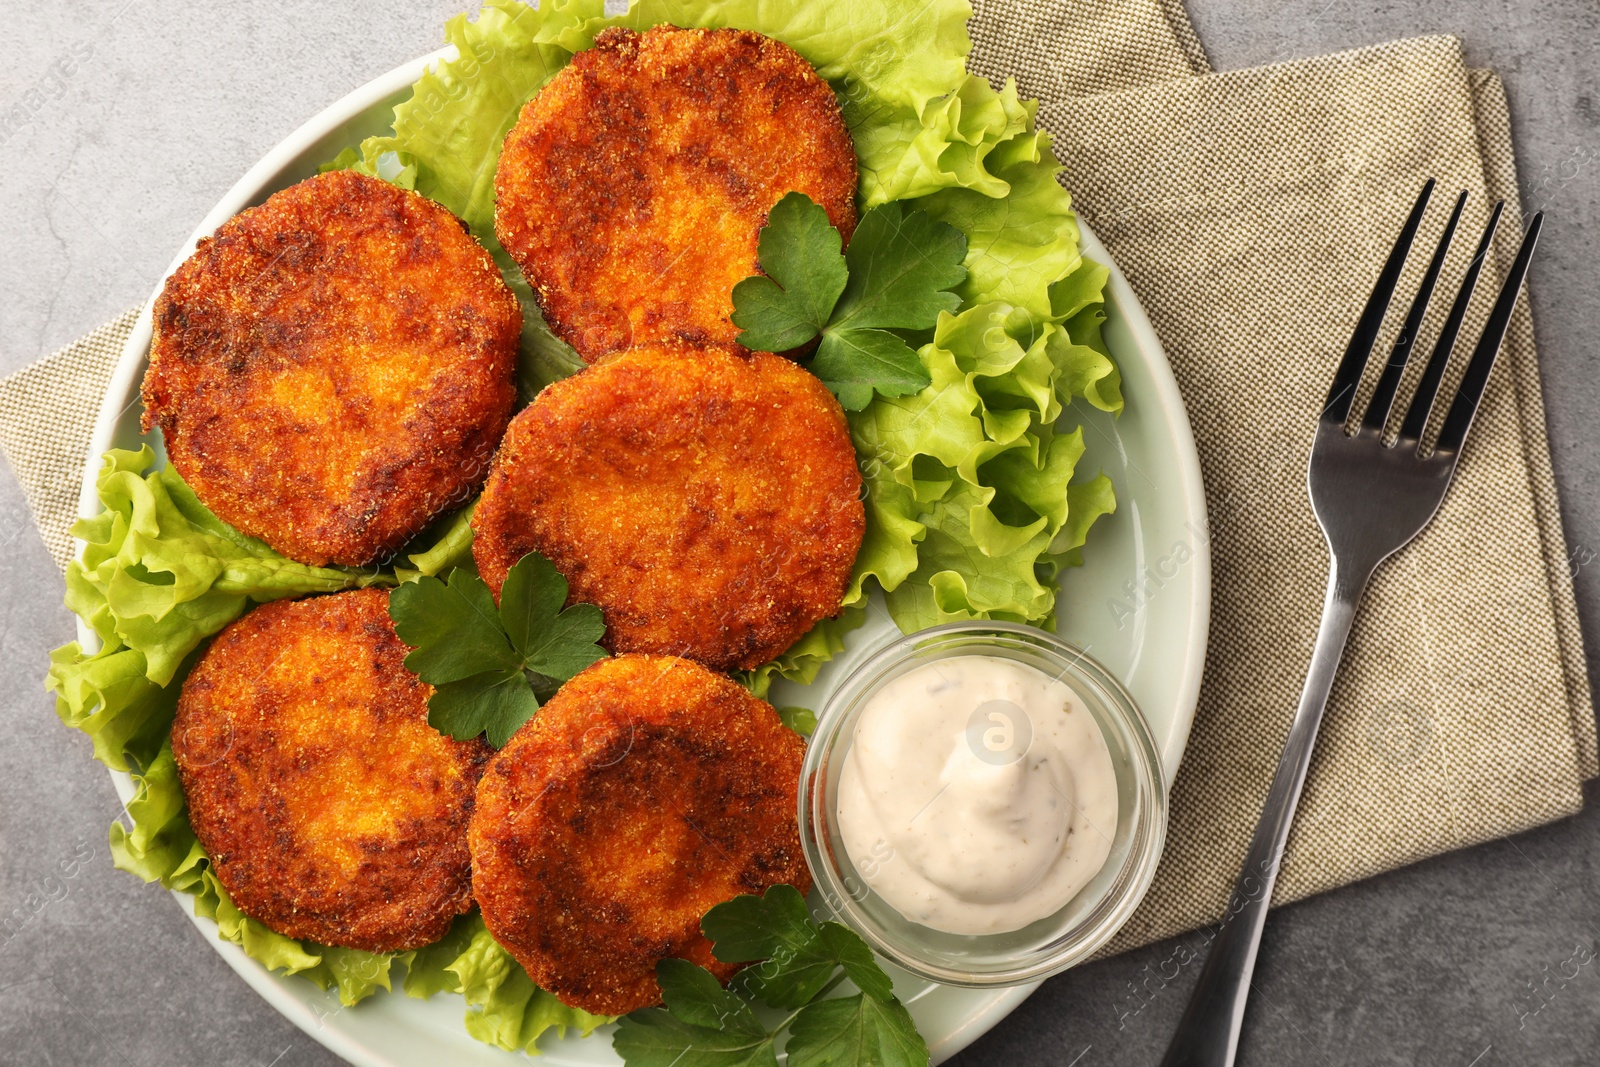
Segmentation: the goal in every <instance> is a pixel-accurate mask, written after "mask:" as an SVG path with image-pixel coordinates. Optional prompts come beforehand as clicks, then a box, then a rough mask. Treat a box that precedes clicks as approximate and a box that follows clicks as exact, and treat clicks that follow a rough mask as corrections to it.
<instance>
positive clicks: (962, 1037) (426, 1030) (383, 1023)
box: [78, 49, 1211, 1067]
mask: <svg viewBox="0 0 1600 1067" xmlns="http://www.w3.org/2000/svg"><path fill="white" fill-rule="evenodd" d="M452 54H453V49H446V50H442V51H439V52H435V53H432V54H430V55H426V56H423V57H421V58H419V59H416V60H413V61H412V62H410V63H407V64H405V65H403V66H401V67H397V68H396V69H395V70H392V71H390V72H389V73H388V74H385V75H384V76H383V77H381V78H378V79H376V80H374V81H372V82H369V83H368V84H366V85H364V86H362V87H361V88H359V89H357V90H356V91H354V92H352V93H350V94H349V95H348V96H346V97H345V98H344V99H342V100H340V101H339V102H338V103H336V104H334V105H333V106H331V107H329V108H327V109H326V110H325V111H323V112H322V113H321V114H320V115H318V116H316V117H315V118H313V119H312V120H311V121H310V122H307V123H306V124H305V125H304V126H302V127H300V129H298V130H296V131H295V132H294V133H293V134H291V135H290V136H289V137H288V138H286V139H285V140H284V142H283V143H282V144H280V145H278V147H276V148H274V149H273V150H272V151H271V152H269V153H267V155H266V156H265V157H263V158H262V160H261V161H260V162H259V163H257V164H256V165H255V166H254V167H252V168H250V171H249V172H248V173H246V174H245V176H244V177H243V178H240V179H239V181H238V183H237V184H235V185H234V187H233V188H232V189H230V190H229V191H228V194H227V195H226V196H224V197H223V198H222V200H221V201H220V202H219V203H218V204H217V206H216V207H215V208H213V209H212V210H211V213H210V214H209V215H207V216H206V218H205V220H204V221H203V222H202V223H201V224H200V226H199V228H197V229H196V230H195V232H194V236H193V237H192V238H191V239H190V241H189V243H188V244H187V245H185V246H184V248H183V249H182V250H181V251H180V252H179V254H178V255H177V256H176V257H175V258H174V259H173V261H172V266H171V267H169V268H168V271H169V273H170V271H171V270H174V269H176V268H177V266H178V265H179V264H180V263H181V262H182V261H183V260H184V259H185V258H187V257H188V255H189V253H190V252H191V251H192V250H193V248H194V246H195V243H196V242H197V241H198V240H199V239H200V238H202V237H205V236H207V235H209V234H210V233H212V232H213V231H214V230H215V229H216V228H217V227H218V226H219V225H221V224H222V223H223V222H224V221H226V220H227V219H230V218H232V217H233V216H234V215H236V214H238V213H239V212H240V211H241V210H243V209H244V208H246V207H249V206H251V205H254V204H259V203H260V202H261V201H263V200H265V199H266V198H267V197H268V196H269V195H271V194H272V193H273V192H276V191H277V190H279V189H282V188H284V187H285V186H288V185H291V184H293V183H294V182H297V181H300V180H301V179H303V178H306V177H308V176H310V175H311V174H314V173H315V172H316V168H317V165H318V164H319V163H321V162H323V161H325V160H327V159H331V158H332V157H333V156H335V155H337V154H338V153H339V151H340V150H341V149H343V148H344V147H346V146H347V145H353V144H356V143H357V142H359V141H360V140H361V139H362V138H364V137H366V136H368V135H370V134H377V133H384V132H387V131H388V127H389V124H390V122H391V120H392V118H393V108H394V105H395V104H397V103H399V102H400V101H401V100H402V99H404V98H405V97H406V95H407V94H408V91H409V89H410V87H411V85H412V83H414V82H415V81H416V80H417V79H418V78H420V77H421V76H422V73H423V71H424V70H425V69H426V68H427V67H428V66H429V65H430V64H431V63H433V62H434V61H436V60H438V59H441V58H445V57H447V56H450V55H452ZM1083 245H1084V252H1085V253H1086V254H1087V255H1089V256H1090V257H1091V258H1093V259H1095V260H1097V261H1099V262H1101V263H1109V262H1110V259H1109V257H1108V256H1107V255H1106V252H1105V249H1104V248H1103V247H1102V246H1101V245H1100V242H1099V241H1097V240H1096V239H1095V238H1094V236H1093V235H1092V234H1090V233H1089V232H1088V230H1087V229H1085V230H1084V233H1083ZM156 292H157V293H159V292H160V287H159V286H158V287H157V290H156ZM154 301H155V295H154V294H153V295H152V296H151V303H150V304H149V305H146V307H145V312H144V315H143V316H142V317H141V318H140V320H139V323H138V325H137V326H136V327H135V328H134V331H133V334H132V335H131V336H130V337H129V338H128V343H127V347H126V348H124V349H123V352H122V357H121V359H120V360H119V362H118V363H117V366H116V369H115V371H114V372H113V374H112V377H111V384H110V385H109V387H108V388H107V390H106V397H105V400H104V401H103V402H102V404H101V407H100V415H99V418H98V420H97V421H96V423H95V429H94V436H93V437H92V438H91V440H90V446H89V456H88V459H87V462H86V464H85V466H84V475H83V490H82V494H81V496H80V499H79V505H78V508H79V513H80V514H82V515H86V516H87V515H92V514H94V513H96V512H98V511H99V510H100V507H99V501H98V499H97V497H96V496H95V476H96V474H97V473H98V471H99V468H100V456H101V454H102V453H104V452H105V451H106V450H107V449H110V448H133V447H137V446H138V443H139V404H138V400H139V384H140V381H141V379H142V378H143V375H144V367H145V360H146V357H147V355H148V353H149V348H150V312H151V307H152V306H153V305H154ZM1107 310H1108V321H1107V324H1106V330H1105V337H1106V343H1107V345H1108V346H1109V347H1110V349H1111V353H1112V355H1113V356H1114V357H1115V358H1116V360H1117V363H1118V364H1119V366H1120V367H1121V370H1122V379H1123V390H1124V392H1125V393H1126V395H1127V397H1128V405H1127V410H1126V412H1125V413H1124V414H1123V415H1122V416H1121V418H1119V419H1116V420H1112V419H1111V418H1109V417H1108V416H1105V415H1103V414H1101V413H1099V412H1094V411H1091V410H1087V409H1086V410H1084V411H1079V412H1077V413H1076V414H1075V416H1072V417H1078V418H1081V420H1082V421H1083V422H1084V423H1086V425H1087V427H1088V429H1087V430H1086V431H1085V439H1086V442H1087V445H1088V450H1087V452H1086V455H1085V458H1084V461H1083V463H1082V465H1081V467H1080V469H1082V470H1084V471H1086V472H1093V471H1094V470H1095V469H1096V468H1097V467H1098V468H1100V469H1103V470H1104V471H1105V472H1106V473H1107V474H1109V475H1110V476H1111V479H1112V482H1113V483H1114V484H1115V486H1116V491H1117V512H1116V514H1115V515H1111V516H1108V517H1106V518H1104V519H1101V520H1100V522H1099V523H1097V524H1096V526H1095V527H1094V530H1093V532H1092V533H1091V534H1090V538H1089V545H1088V548H1087V552H1088V558H1089V564H1088V566H1086V567H1083V568H1079V569H1077V570H1073V571H1070V572H1068V573H1066V574H1064V575H1063V576H1062V581H1061V590H1062V598H1061V605H1062V606H1061V609H1060V632H1061V633H1062V635H1063V636H1065V637H1066V638H1067V639H1069V640H1071V641H1073V642H1074V643H1076V644H1078V645H1080V646H1082V647H1084V648H1086V649H1088V650H1089V651H1090V652H1091V654H1092V655H1094V656H1095V657H1096V658H1097V659H1099V660H1100V661H1101V662H1102V663H1104V664H1105V665H1106V666H1107V667H1108V668H1109V669H1110V670H1111V671H1112V673H1113V674H1115V675H1117V676H1118V677H1120V678H1121V679H1122V681H1123V682H1124V683H1125V684H1126V685H1127V687H1128V689H1129V691H1130V692H1131V693H1132V694H1133V696H1134V698H1135V699H1136V700H1137V701H1138V703H1139V706H1140V707H1141V708H1142V709H1143V711H1144V714H1145V717H1146V719H1147V720H1148V721H1149V723H1150V729H1151V731H1152V732H1153V733H1154V735H1155V738H1156V743H1157V746H1158V747H1159V748H1160V750H1161V755H1162V759H1163V764H1164V767H1165V770H1166V775H1167V781H1168V783H1169V784H1170V783H1171V781H1172V775H1173V774H1174V773H1175V772H1176V771H1177V768H1178V760H1179V759H1180V757H1181V756H1182V755H1183V747H1184V742H1185V741H1186V740H1187V738H1188V736H1189V724H1190V723H1191V721H1192V720H1193V718H1194V706H1195V699H1196V696H1197V694H1198V692H1199V688H1200V671H1201V667H1202V665H1203V663H1204V660H1205V646H1206V627H1207V622H1208V618H1209V614H1210V595H1211V568H1210V556H1209V553H1208V551H1207V544H1206V538H1205V530H1206V516H1205V496H1204V493H1203V491H1202V489H1201V484H1200V464H1199V459H1198V457H1197V456H1196V454H1195V448H1194V438H1193V437H1192V435H1191V434H1190V431H1189V420H1188V417H1187V415H1186V414H1185V413H1184V409H1183V402H1182V400H1181V399H1180V397H1179V396H1178V388H1177V384H1176V383H1175V382H1174V381H1173V378H1172V372H1171V370H1170V369H1169V368H1168V366H1167V361H1166V358H1165V357H1164V356H1163V355H1162V353H1161V345H1160V342H1159V341H1157V339H1156V336H1155V333H1154V331H1152V330H1151V328H1150V323H1149V321H1148V320H1147V319H1146V318H1145V315H1144V312H1143V311H1142V310H1141V309H1140V307H1139V304H1138V301H1137V300H1135V299H1134V295H1133V292H1132V290H1130V289H1129V288H1128V283H1127V280H1126V279H1125V278H1123V276H1122V274H1121V273H1120V272H1119V271H1118V270H1117V268H1116V267H1115V265H1113V266H1112V267H1111V282H1110V286H1109V288H1108V291H1107ZM1079 406H1080V407H1084V406H1083V405H1079ZM891 625H892V624H891V623H890V622H889V621H888V619H887V617H886V616H885V615H884V614H883V612H882V611H876V612H874V613H873V617H872V618H871V619H870V620H869V621H868V623H867V625H866V626H865V627H863V628H862V629H861V630H859V631H857V633H856V635H854V639H853V640H852V642H851V647H850V648H849V649H847V650H846V651H845V652H844V653H843V654H841V655H840V656H839V658H838V659H836V660H835V661H834V662H833V663H831V664H829V665H828V667H827V668H826V669H825V670H824V672H823V674H822V675H821V677H819V679H818V681H817V682H816V684H815V685H813V686H810V687H807V688H806V689H803V690H802V689H798V688H795V689H792V690H790V691H787V692H785V691H780V692H779V693H777V694H775V696H776V697H777V699H779V700H780V701H781V702H786V703H800V704H805V705H807V706H810V707H813V708H816V707H819V706H820V700H821V698H822V696H823V695H824V694H825V693H826V692H827V691H828V688H829V686H830V685H831V684H832V680H833V679H835V678H837V677H841V676H842V674H841V672H843V671H847V670H848V669H849V668H850V667H851V666H852V665H853V664H854V663H855V662H856V660H857V659H858V658H859V656H860V655H863V654H865V652H866V650H867V649H868V648H869V647H870V646H871V645H872V644H873V640H872V639H873V638H874V636H876V635H878V634H881V633H883V632H884V631H886V630H887V629H888V628H889V627H890V626H891ZM78 638H79V640H80V641H81V642H82V643H83V644H84V647H94V646H93V644H92V641H93V634H92V633H91V632H89V630H88V629H87V627H85V626H84V625H83V624H82V623H81V622H80V623H79V626H78ZM112 777H113V779H114V780H115V782H116V787H117V791H118V793H119V794H121V796H122V798H123V800H124V801H126V800H127V799H128V798H129V797H130V796H131V795H132V793H133V783H132V781H131V780H130V779H129V778H128V776H127V775H125V774H113V775H112ZM174 895H175V896H177V898H178V902H179V906H181V907H182V908H183V909H184V911H185V912H186V913H189V914H191V916H192V914H193V909H192V907H191V898H189V897H187V896H184V895H183V894H174ZM194 922H195V925H196V926H198V927H199V928H200V929H201V931H202V932H203V933H204V934H205V936H206V938H207V940H208V941H209V942H210V943H211V945H212V946H213V947H214V948H215V949H216V950H217V951H218V952H219V953H221V954H222V957H223V959H225V960H227V961H228V964H229V965H230V966H232V967H233V969H234V970H235V971H237V972H239V974H240V975H241V976H242V977H243V978H244V980H245V981H246V982H248V983H249V984H250V985H251V986H252V987H253V988H255V990H256V991H257V992H259V993H260V994H261V995H262V996H263V997H265V998H266V999H267V1001H268V1002H270V1003H271V1004H272V1006H273V1007H275V1008H277V1009H278V1010H279V1011H280V1012H282V1013H283V1014H284V1015H285V1016H286V1017H288V1018H289V1019H290V1020H292V1021H293V1022H294V1023H295V1024H296V1025H297V1026H299V1027H300V1028H301V1029H303V1030H305V1031H306V1033H308V1034H310V1035H311V1036H312V1037H314V1038H316V1039H317V1040H318V1041H320V1042H321V1043H322V1044H324V1045H326V1046H327V1047H328V1048H329V1049H331V1050H332V1051H334V1052H336V1053H338V1054H339V1055H341V1056H343V1057H345V1058H346V1059H348V1060H350V1061H351V1062H353V1063H355V1064H359V1065H361V1067H409V1065H419V1064H434V1063H441V1062H442V1063H451V1064H484V1065H493V1064H505V1063H509V1062H511V1061H512V1059H513V1057H512V1056H511V1054H509V1053H504V1052H500V1051H498V1050H496V1049H493V1048H490V1047H489V1046H487V1045H483V1044H480V1043H478V1042H476V1041H474V1040H472V1039H471V1038H470V1037H468V1036H467V1034H466V1030H465V1029H464V1028H463V1026H462V1022H461V1019H462V1012H463V1006H462V1002H461V999H460V998H459V997H454V996H443V995H441V996H437V997H434V998H433V999H432V1000H430V1001H420V1000H413V999H411V998H409V997H406V996H404V995H403V994H398V993H394V994H382V993H380V994H378V995H377V996H375V997H373V998H371V999H370V1000H368V1001H365V1002H363V1003H362V1004H360V1005H359V1006H358V1007H356V1008H352V1009H345V1010H341V1009H340V1007H339V1003H338V1000H337V998H336V997H335V996H334V995H333V994H331V993H323V992H320V991H319V990H317V989H316V988H315V987H314V986H312V985H311V984H310V983H309V982H306V981H304V980H302V979H298V978H284V977H279V976H275V975H273V974H271V973H270V972H268V971H267V970H266V969H265V968H264V967H262V966H261V965H260V964H259V963H257V962H256V961H254V960H252V959H250V958H248V957H247V956H246V955H245V954H244V952H243V950H241V949H240V948H239V947H238V946H236V945H233V944H230V943H228V942H225V941H221V940H219V939H217V938H216V937H215V933H216V928H215V925H214V924H213V923H212V922H211V920H209V919H199V918H196V919H195V920H194ZM895 985H896V988H897V990H898V991H899V994H900V996H901V997H902V998H903V999H904V1000H905V1001H906V1002H907V1003H908V1005H909V1007H910V1009H911V1014H912V1016H913V1017H914V1018H915V1019H916V1022H917V1026H918V1028H919V1029H920V1030H921V1031H922V1033H923V1035H924V1036H925V1037H926V1038H927V1040H928V1045H929V1047H930V1048H931V1049H932V1051H933V1058H934V1062H936V1063H937V1062H939V1061H940V1060H943V1059H947V1058H949V1057H950V1056H953V1055H954V1054H955V1053H957V1052H959V1051H960V1050H961V1049H963V1048H965V1047H966V1046H967V1045H968V1044H970V1043H971V1042H972V1041H974V1040H975V1039H976V1038H977V1037H978V1036H979V1035H981V1034H983V1033H984V1032H985V1031H986V1030H988V1029H989V1028H990V1027H991V1026H993V1025H994V1024H995V1023H997V1022H999V1021H1000V1020H1001V1019H1003V1018H1004V1017H1005V1016H1006V1015H1007V1014H1008V1013H1009V1012H1010V1011H1011V1010H1012V1009H1014V1008H1015V1007H1016V1006H1017V1005H1018V1004H1020V1003H1022V1001H1023V1000H1024V999H1026V998H1027V996H1028V994H1029V993H1031V992H1033V990H1034V989H1035V988H1037V985H1028V986H1021V987H1017V988H1013V989H1003V990H993V989H987V990H974V989H958V988H954V987H950V986H934V985H931V984H929V983H926V982H922V981H919V980H916V979H912V978H910V977H909V976H907V975H904V974H899V975H897V976H896V983H895ZM540 1047H541V1048H542V1049H544V1050H545V1053H546V1058H545V1059H544V1061H543V1062H545V1063H548V1064H550V1065H551V1067H560V1065H566V1064H616V1063H618V1062H619V1061H618V1059H617V1057H616V1056H615V1054H614V1053H613V1052H612V1051H611V1043H610V1041H609V1040H608V1039H607V1037H606V1036H605V1032H604V1031H602V1032H601V1033H600V1034H597V1035H596V1036H595V1037H592V1038H589V1039H587V1040H579V1039H568V1040H557V1039H555V1038H554V1036H553V1035H551V1036H549V1037H547V1038H546V1039H544V1040H543V1041H541V1043H540Z"/></svg>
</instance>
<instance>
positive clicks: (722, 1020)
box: [656, 959, 767, 1037]
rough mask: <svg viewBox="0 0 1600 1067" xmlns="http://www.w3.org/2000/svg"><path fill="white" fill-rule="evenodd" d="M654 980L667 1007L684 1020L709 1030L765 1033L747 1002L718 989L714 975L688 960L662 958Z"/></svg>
mask: <svg viewBox="0 0 1600 1067" xmlns="http://www.w3.org/2000/svg"><path fill="white" fill-rule="evenodd" d="M656 980H657V981H658V982H660V983H661V996H662V999H663V1000H665V1001H666V1003H667V1010H668V1011H670V1012H671V1013H672V1014H674V1015H676V1016H677V1017H678V1018H680V1019H682V1020H683V1021H684V1022H686V1023H690V1024H692V1025H694V1026H705V1027H710V1028H711V1029H713V1030H716V1029H723V1030H733V1031H736V1032H738V1033H741V1034H755V1035H760V1036H763V1037H765V1036H767V1028H766V1027H764V1026H762V1025H761V1021H760V1020H759V1019H757V1018H756V1013H755V1012H754V1011H753V1010H752V1009H751V1007H750V1005H749V1004H748V1003H746V1002H745V1001H744V1000H742V999H740V998H739V997H738V996H737V995H735V994H733V993H730V992H728V991H727V990H726V989H724V988H722V983H721V982H719V981H717V979H716V976H715V975H713V974H712V973H711V972H710V971H708V970H706V969H705V968H704V967H698V966H696V965H695V964H692V963H690V962H689V961H688V960H675V959H666V960H662V961H661V962H660V963H659V964H657V965H656Z"/></svg>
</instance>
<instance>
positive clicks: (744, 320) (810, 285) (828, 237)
mask: <svg viewBox="0 0 1600 1067" xmlns="http://www.w3.org/2000/svg"><path fill="white" fill-rule="evenodd" d="M843 247H844V238H843V237H842V236H841V235H840V233H839V231H838V230H836V229H834V228H833V224H832V223H830V222H829V221H828V212H827V211H826V210H824V209H823V207H822V205H820V204H817V203H815V202H814V201H813V200H812V199H811V198H810V197H809V196H806V194H804V193H787V194H785V195H784V198H783V199H782V200H779V201H778V202H777V203H776V204H774V205H773V207H772V210H771V211H769V212H768V213H767V224H766V225H765V226H763V227H762V228H761V234H760V236H759V237H758V238H757V239H756V258H757V260H758V261H759V262H760V263H761V269H762V270H763V271H765V273H764V274H757V275H754V276H752V277H749V278H746V279H745V280H744V281H742V282H740V283H739V284H738V285H735V286H734V287H733V307H734V312H733V322H734V325H735V326H739V327H741V328H742V329H743V330H744V331H745V332H744V333H742V334H740V335H739V343H740V344H742V345H744V346H745V347H746V348H751V349H759V350H760V351H763V352H787V351H789V350H790V349H791V348H799V347H800V346H801V345H803V344H805V343H806V342H807V341H809V340H811V339H812V338H813V337H815V336H817V334H819V333H821V332H822V331H823V329H824V328H825V327H826V326H827V325H828V316H829V315H830V314H831V313H832V312H833V308H834V305H835V304H837V303H838V302H839V294H841V293H843V292H844V290H845V285H846V283H847V282H848V281H849V277H850V272H849V269H848V268H847V267H846V265H845V257H844V256H843V254H842V253H841V252H840V249H842V248H843Z"/></svg>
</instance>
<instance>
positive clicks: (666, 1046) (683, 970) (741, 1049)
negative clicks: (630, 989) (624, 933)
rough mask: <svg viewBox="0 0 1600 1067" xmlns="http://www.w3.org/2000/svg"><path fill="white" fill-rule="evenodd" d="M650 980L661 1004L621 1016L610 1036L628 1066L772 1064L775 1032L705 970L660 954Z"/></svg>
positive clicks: (766, 1066) (774, 1061)
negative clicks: (653, 978)
mask: <svg viewBox="0 0 1600 1067" xmlns="http://www.w3.org/2000/svg"><path fill="white" fill-rule="evenodd" d="M656 980H657V981H658V982H660V983H661V995H662V999H663V1000H665V1001H666V1004H667V1007H666V1010H664V1011H663V1010H662V1009H660V1008H647V1009H645V1010H643V1011H636V1012H633V1013H632V1014H630V1015H625V1016H623V1017H622V1019H621V1020H619V1021H618V1023H617V1033H616V1036H615V1037H613V1038H612V1041H611V1045H612V1048H614V1049H616V1051H617V1053H618V1055H620V1056H621V1057H622V1058H623V1062H625V1063H626V1064H628V1065H629V1067H694V1065H704V1067H712V1065H717V1067H745V1065H749V1067H776V1065H777V1062H778V1057H777V1054H776V1053H775V1052H774V1051H773V1043H774V1041H775V1040H776V1038H777V1036H778V1035H777V1034H776V1033H769V1032H768V1030H767V1028H766V1027H765V1026H763V1025H761V1021H760V1020H759V1019H757V1018H756V1013H755V1012H754V1011H753V1010H751V1008H750V1005H749V1004H747V1003H746V1002H745V1001H744V1000H742V999H740V998H739V997H738V996H737V995H735V994H733V993H730V992H728V991H727V990H726V989H723V988H722V983H721V982H719V981H717V979H716V978H715V976H713V975H712V974H711V972H710V971H708V970H706V969H704V968H703V967H697V966H695V965H694V964H692V963H690V962H689V961H688V960H676V959H666V960H662V961H661V962H660V963H659V964H657V965H656Z"/></svg>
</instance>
